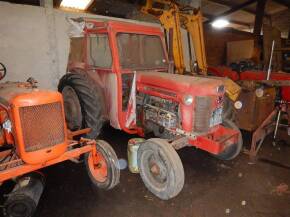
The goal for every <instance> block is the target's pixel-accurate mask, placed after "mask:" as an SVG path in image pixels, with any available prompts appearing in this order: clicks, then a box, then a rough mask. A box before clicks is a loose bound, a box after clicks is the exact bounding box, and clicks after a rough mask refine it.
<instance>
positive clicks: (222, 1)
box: [208, 0, 270, 18]
mask: <svg viewBox="0 0 290 217" xmlns="http://www.w3.org/2000/svg"><path fill="white" fill-rule="evenodd" d="M208 1H209V2H213V3H216V4H219V5H223V6H227V7H230V8H232V7H234V6H237V5H238V4H236V3H234V2H233V1H231V2H229V1H225V0H208ZM241 10H242V11H245V12H247V13H249V14H253V15H256V10H254V9H249V8H243V9H241ZM265 17H267V18H268V17H270V15H269V14H265Z"/></svg>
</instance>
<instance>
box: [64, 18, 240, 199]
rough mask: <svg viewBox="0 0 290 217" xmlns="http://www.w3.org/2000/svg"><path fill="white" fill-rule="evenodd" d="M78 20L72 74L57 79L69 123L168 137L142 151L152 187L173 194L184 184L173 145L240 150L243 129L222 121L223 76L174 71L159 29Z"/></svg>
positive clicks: (229, 154) (225, 152)
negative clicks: (198, 75) (106, 123)
mask: <svg viewBox="0 0 290 217" xmlns="http://www.w3.org/2000/svg"><path fill="white" fill-rule="evenodd" d="M73 25H74V26H78V27H79V28H76V29H82V31H80V32H79V33H78V34H76V33H75V35H74V36H72V37H71V50H70V58H69V65H68V73H67V74H66V75H64V76H63V78H62V79H61V80H60V83H59V91H60V92H62V94H63V96H64V102H65V111H66V120H67V124H68V126H69V128H70V129H82V128H84V127H90V128H92V132H91V133H89V134H88V136H90V137H92V138H96V137H97V136H98V134H99V132H100V129H101V127H102V125H103V122H104V121H108V122H110V125H111V126H112V127H114V128H116V129H120V130H123V131H125V132H127V133H130V134H138V135H140V136H142V137H143V136H145V135H149V134H151V136H154V137H159V138H162V139H149V140H147V141H145V142H144V143H142V144H141V145H140V148H139V150H138V165H139V168H140V173H141V177H142V179H143V181H144V183H145V185H146V186H147V188H148V189H149V190H150V191H151V192H152V193H154V194H155V195H156V196H158V197H159V198H161V199H170V198H172V197H174V196H176V195H177V194H178V193H179V192H180V191H181V189H182V187H183V184H184V171H183V166H182V163H181V160H180V158H179V156H178V155H177V153H176V151H175V149H180V148H182V147H185V146H193V147H197V148H200V149H202V150H204V151H207V152H209V153H211V154H212V155H214V156H216V157H218V158H220V159H224V160H229V159H233V158H234V157H236V156H237V155H238V154H239V152H240V150H241V147H242V138H241V134H240V132H239V130H238V129H237V127H235V126H234V124H233V123H232V122H230V121H224V122H223V120H222V109H223V99H224V93H225V88H224V86H223V83H222V82H221V81H220V80H215V79H209V78H201V77H192V76H185V75H177V74H170V73H168V70H169V68H170V64H168V57H167V53H166V46H165V40H164V35H163V31H162V30H161V28H159V27H152V26H146V25H136V24H132V23H125V22H119V21H108V22H100V21H96V20H91V19H85V20H84V19H79V20H77V21H76V22H74V23H73ZM225 126H226V127H225Z"/></svg>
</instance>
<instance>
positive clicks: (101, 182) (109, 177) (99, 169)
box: [85, 140, 120, 190]
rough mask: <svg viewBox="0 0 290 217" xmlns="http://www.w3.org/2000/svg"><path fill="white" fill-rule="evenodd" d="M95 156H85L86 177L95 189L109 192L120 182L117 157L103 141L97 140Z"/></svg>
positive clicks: (90, 154) (91, 153) (88, 154)
mask: <svg viewBox="0 0 290 217" xmlns="http://www.w3.org/2000/svg"><path fill="white" fill-rule="evenodd" d="M96 150H97V151H96V154H93V152H90V153H87V154H86V155H85V164H86V168H87V172H88V175H89V177H90V179H91V181H92V183H93V185H94V186H95V187H97V188H101V189H105V190H110V189H112V188H114V187H115V186H116V185H117V184H118V183H119V181H120V169H119V163H118V157H117V155H116V153H115V151H114V150H113V148H112V147H111V146H110V145H109V144H108V143H107V142H105V141H103V140H98V141H97V145H96Z"/></svg>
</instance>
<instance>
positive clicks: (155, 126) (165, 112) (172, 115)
mask: <svg viewBox="0 0 290 217" xmlns="http://www.w3.org/2000/svg"><path fill="white" fill-rule="evenodd" d="M178 112H179V105H178V103H177V102H174V101H173V100H168V99H163V98H160V97H157V96H151V95H147V94H143V93H139V94H138V95H137V113H138V118H137V120H142V122H143V123H142V124H144V125H145V128H146V130H147V131H153V132H154V134H155V135H156V136H160V137H169V136H170V134H171V132H169V131H168V129H172V130H174V129H176V128H178V127H179V126H180V120H179V115H178ZM140 124H141V123H139V125H140Z"/></svg>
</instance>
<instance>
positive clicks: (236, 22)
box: [202, 13, 251, 28]
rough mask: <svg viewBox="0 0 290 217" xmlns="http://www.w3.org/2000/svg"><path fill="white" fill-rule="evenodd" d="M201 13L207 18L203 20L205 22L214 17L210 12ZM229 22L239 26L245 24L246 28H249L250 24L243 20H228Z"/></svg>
mask: <svg viewBox="0 0 290 217" xmlns="http://www.w3.org/2000/svg"><path fill="white" fill-rule="evenodd" d="M202 15H203V16H204V17H205V18H206V19H207V20H206V21H204V23H207V21H208V20H211V19H214V16H212V15H210V14H206V13H202ZM228 21H229V22H230V23H232V24H237V25H240V26H246V27H248V28H251V24H250V23H245V22H241V21H236V20H228Z"/></svg>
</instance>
